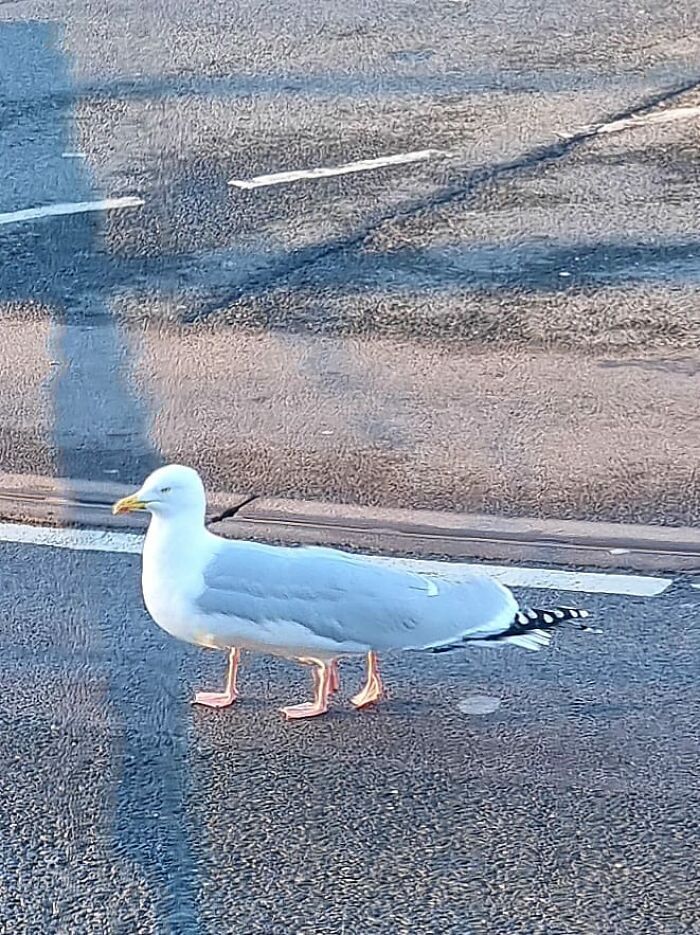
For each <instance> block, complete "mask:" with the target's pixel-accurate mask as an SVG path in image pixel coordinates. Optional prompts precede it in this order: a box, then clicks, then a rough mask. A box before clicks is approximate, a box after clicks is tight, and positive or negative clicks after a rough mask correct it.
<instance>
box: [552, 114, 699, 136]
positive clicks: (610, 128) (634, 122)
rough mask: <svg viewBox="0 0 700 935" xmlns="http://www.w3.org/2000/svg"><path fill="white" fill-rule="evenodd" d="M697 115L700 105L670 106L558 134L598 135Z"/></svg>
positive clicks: (671, 121)
mask: <svg viewBox="0 0 700 935" xmlns="http://www.w3.org/2000/svg"><path fill="white" fill-rule="evenodd" d="M697 117H700V107H670V108H667V109H666V110H656V111H653V112H652V113H649V114H640V115H639V116H632V117H624V118H623V119H622V120H611V121H610V123H599V124H592V125H591V126H588V127H582V128H581V129H580V130H577V131H576V132H575V133H566V134H560V137H561V138H562V139H570V138H571V137H572V136H579V135H580V134H588V135H589V136H600V135H602V134H604V133H620V132H621V131H622V130H636V129H637V128H638V127H647V126H653V125H654V124H662V123H677V122H678V121H680V120H693V119H695V118H697Z"/></svg>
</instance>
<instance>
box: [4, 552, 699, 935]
mask: <svg viewBox="0 0 700 935" xmlns="http://www.w3.org/2000/svg"><path fill="white" fill-rule="evenodd" d="M0 563H1V565H2V587H1V589H0V615H1V616H2V620H3V625H2V629H1V631H0V652H1V653H2V659H3V665H2V671H1V673H0V683H1V690H0V761H1V762H2V764H3V768H2V770H0V801H1V802H2V809H0V930H1V931H3V932H7V933H13V935H14V933H20V932H21V933H42V935H48V933H64V932H70V933H71V935H82V933H86V935H93V933H101V932H105V933H106V932H110V933H130V935H131V933H136V932H139V933H161V932H162V933H177V935H190V933H193V935H200V933H212V935H220V933H223V932H225V933H232V935H254V933H255V935H277V933H279V935H291V933H294V935H319V933H322V935H354V933H362V935H374V933H382V935H383V933H387V935H400V933H426V935H427V933H435V932H444V933H453V935H495V933H498V935H501V933H506V932H507V933H508V935H518V933H522V935H536V933H542V935H629V933H630V932H640V933H642V932H643V933H645V935H681V933H685V932H687V933H695V932H697V931H698V929H699V928H700V896H698V889H697V885H696V884H697V879H698V871H699V869H700V868H699V867H698V849H697V840H698V835H699V834H700V827H699V824H700V819H699V818H698V816H699V815H700V795H699V794H698V783H697V775H698V769H699V767H700V762H699V754H698V749H699V746H698V742H699V740H700V737H699V734H698V731H699V728H698V718H697V711H698V689H697V671H698V665H700V633H699V631H698V628H697V619H698V612H699V610H700V606H699V605H700V592H698V591H697V590H693V589H692V588H691V586H690V581H685V582H684V581H680V582H676V583H674V584H673V585H672V587H671V588H670V589H668V590H667V591H665V592H664V593H663V594H661V595H660V596H657V597H653V598H643V599H642V598H631V597H619V596H616V597H613V596H606V595H603V594H597V595H592V594H588V595H586V594H575V595H572V594H571V593H568V594H567V593H561V594H558V593H556V592H553V591H546V590H539V591H530V592H519V597H521V598H522V599H523V600H524V601H529V602H530V603H532V604H535V605H536V606H537V605H539V606H542V605H545V606H546V605H551V604H552V603H556V602H557V601H562V602H563V601H566V602H567V603H569V604H574V603H575V604H576V605H577V606H583V605H585V606H587V607H588V608H590V609H591V610H592V611H594V612H595V614H596V623H598V624H599V625H600V626H601V627H603V628H604V633H603V634H601V635H595V634H590V633H581V632H577V631H567V632H562V633H560V634H559V635H558V637H557V639H556V643H555V645H554V647H553V648H552V649H551V650H550V651H547V652H543V653H539V654H535V653H527V652H524V651H518V650H515V649H513V650H508V651H495V650H491V651H489V650H483V649H482V650H477V649H474V650H473V651H472V652H470V653H468V654H467V653H465V654H464V655H463V656H462V655H458V656H442V657H439V658H438V657H430V658H425V657H421V656H411V658H410V659H409V658H393V659H387V660H386V661H385V665H384V669H385V675H386V680H387V682H388V685H389V690H390V698H389V700H388V701H387V702H386V703H384V704H383V705H382V706H381V707H380V708H378V709H377V710H375V711H366V712H363V713H357V712H354V711H352V710H351V709H350V707H349V705H348V703H347V700H346V699H347V696H348V695H349V694H351V693H352V692H353V691H354V690H355V689H356V686H357V685H358V681H359V678H360V669H359V665H357V664H356V663H354V662H347V663H344V664H343V666H342V675H343V700H342V701H338V702H336V704H335V705H334V707H333V710H332V712H331V713H329V715H327V716H326V717H324V718H320V719H318V720H316V721H309V722H298V723H284V722H283V720H282V718H281V716H280V715H279V713H278V712H277V710H276V709H277V707H278V706H279V705H281V704H283V703H289V702H294V701H297V700H302V699H303V698H304V697H305V695H306V694H307V693H308V691H309V684H308V674H307V673H306V672H305V671H302V670H301V669H300V668H297V667H295V666H294V665H292V664H287V663H284V662H280V661H271V660H269V659H267V658H264V657H259V656H258V657H254V658H251V657H246V664H245V670H244V672H243V677H242V688H243V690H244V699H243V700H242V701H240V703H239V704H237V705H236V706H234V707H233V708H231V709H229V710H227V711H221V712H215V711H211V710H205V709H196V708H193V707H192V706H190V705H189V704H188V699H189V698H191V697H192V694H193V691H194V690H195V689H198V688H202V687H205V686H211V687H215V686H217V685H218V684H220V682H221V680H222V677H223V670H224V659H223V658H222V657H221V656H220V655H218V654H214V653H207V652H206V651H199V650H196V649H194V648H191V647H187V646H186V645H184V644H182V643H178V642H176V641H174V640H172V639H170V638H169V637H167V636H166V635H165V634H164V633H162V632H161V631H160V630H158V629H157V628H156V627H155V625H154V624H152V623H151V622H150V620H149V618H148V617H147V615H146V613H145V610H143V609H142V603H141V598H140V594H139V559H138V557H137V556H135V555H112V554H99V553H85V552H71V551H64V550H58V549H51V548H41V547H35V546H28V545H20V546H18V545H12V544H7V543H4V544H2V545H1V546H0Z"/></svg>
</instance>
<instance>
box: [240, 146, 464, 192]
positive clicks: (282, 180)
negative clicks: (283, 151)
mask: <svg viewBox="0 0 700 935" xmlns="http://www.w3.org/2000/svg"><path fill="white" fill-rule="evenodd" d="M451 155H452V153H448V152H445V151H444V150H441V149H421V150H419V151H418V152H414V153H399V154H398V155H396V156H380V157H379V158H377V159H361V160H359V161H358V162H346V163H344V164H343V165H340V166H321V167H320V168H317V169H296V170H294V171H292V172H275V173H273V174H272V175H256V176H255V177H254V178H252V179H231V180H230V181H229V183H228V184H229V185H233V186H234V187H235V188H245V189H250V188H265V186H267V185H284V184H286V183H288V182H298V181H300V180H302V179H327V178H330V177H331V176H334V175H350V174H351V173H353V172H367V171H369V170H370V169H383V168H384V167H385V166H400V165H405V164H407V163H410V162H422V161H423V160H425V159H437V158H440V157H449V156H451Z"/></svg>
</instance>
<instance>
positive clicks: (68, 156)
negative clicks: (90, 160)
mask: <svg viewBox="0 0 700 935" xmlns="http://www.w3.org/2000/svg"><path fill="white" fill-rule="evenodd" d="M61 155H62V156H63V158H64V159H87V154H86V153H70V152H67V153H61Z"/></svg>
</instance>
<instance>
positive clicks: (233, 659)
mask: <svg viewBox="0 0 700 935" xmlns="http://www.w3.org/2000/svg"><path fill="white" fill-rule="evenodd" d="M240 658H241V651H240V649H231V650H230V652H229V656H228V670H227V672H226V688H225V689H224V690H223V691H222V692H197V694H196V695H195V696H194V701H193V702H192V703H193V704H201V705H206V707H207V708H227V707H228V706H229V705H231V704H233V702H234V701H235V700H236V698H238V689H237V688H236V676H237V675H238V663H239V661H240Z"/></svg>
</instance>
